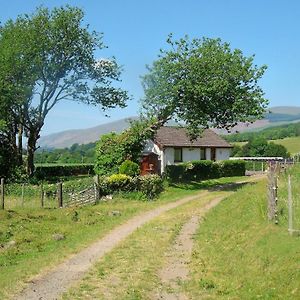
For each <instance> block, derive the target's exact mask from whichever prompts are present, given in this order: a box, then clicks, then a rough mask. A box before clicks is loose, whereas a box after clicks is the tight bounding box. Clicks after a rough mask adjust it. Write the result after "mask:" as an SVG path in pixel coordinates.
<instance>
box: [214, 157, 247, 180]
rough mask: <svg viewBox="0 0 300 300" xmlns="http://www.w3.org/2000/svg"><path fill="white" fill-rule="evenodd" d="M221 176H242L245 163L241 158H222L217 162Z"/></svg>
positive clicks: (244, 170)
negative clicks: (222, 159)
mask: <svg viewBox="0 0 300 300" xmlns="http://www.w3.org/2000/svg"><path fill="white" fill-rule="evenodd" d="M219 165H220V168H221V176H222V177H233V176H244V175H245V172H246V163H245V161H243V160H224V161H221V162H220V163H219Z"/></svg>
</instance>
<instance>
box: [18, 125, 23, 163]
mask: <svg viewBox="0 0 300 300" xmlns="http://www.w3.org/2000/svg"><path fill="white" fill-rule="evenodd" d="M18 165H19V166H22V165H23V125H22V124H19V128H18Z"/></svg>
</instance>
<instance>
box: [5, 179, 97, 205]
mask: <svg viewBox="0 0 300 300" xmlns="http://www.w3.org/2000/svg"><path fill="white" fill-rule="evenodd" d="M0 188H1V191H0V195H1V199H0V200H1V205H0V208H2V209H7V210H9V209H14V208H41V207H42V208H57V207H67V206H73V205H85V204H90V203H95V202H96V201H97V200H98V198H99V195H98V194H99V193H98V191H97V186H95V179H94V178H93V177H86V178H82V179H77V180H72V181H66V182H58V183H51V184H50V183H40V184H30V183H27V182H25V183H13V184H9V183H8V184H6V183H5V182H4V180H3V179H2V180H1V185H0Z"/></svg>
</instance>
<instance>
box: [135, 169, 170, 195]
mask: <svg viewBox="0 0 300 300" xmlns="http://www.w3.org/2000/svg"><path fill="white" fill-rule="evenodd" d="M163 189H164V187H163V180H162V178H161V177H160V176H158V175H156V174H153V175H145V176H139V177H138V190H139V191H141V192H142V193H143V194H144V195H145V196H146V197H147V198H148V199H149V200H152V199H154V198H156V197H157V196H158V195H159V194H160V193H161V192H162V191H163Z"/></svg>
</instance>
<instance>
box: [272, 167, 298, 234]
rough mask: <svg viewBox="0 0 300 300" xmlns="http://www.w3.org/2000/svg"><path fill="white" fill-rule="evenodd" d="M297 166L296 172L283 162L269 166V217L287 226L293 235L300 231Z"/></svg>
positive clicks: (276, 222)
mask: <svg viewBox="0 0 300 300" xmlns="http://www.w3.org/2000/svg"><path fill="white" fill-rule="evenodd" d="M296 168H297V169H296V172H290V171H289V170H288V165H287V164H283V163H276V164H270V165H269V167H268V188H267V191H268V192H267V199H268V204H267V215H268V219H269V220H270V221H272V222H274V223H275V224H278V223H279V222H280V223H281V224H283V225H284V226H287V228H288V231H289V233H290V234H291V235H292V234H294V233H298V234H299V233H300V230H299V229H300V218H299V217H300V205H299V201H300V172H299V171H298V170H300V167H299V166H298V167H296ZM298 216H299V217H298Z"/></svg>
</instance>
